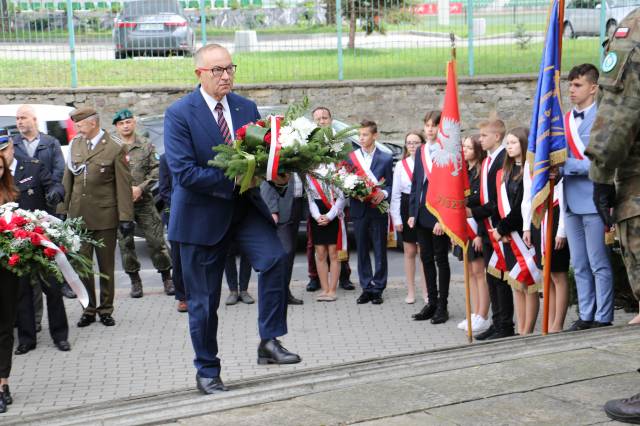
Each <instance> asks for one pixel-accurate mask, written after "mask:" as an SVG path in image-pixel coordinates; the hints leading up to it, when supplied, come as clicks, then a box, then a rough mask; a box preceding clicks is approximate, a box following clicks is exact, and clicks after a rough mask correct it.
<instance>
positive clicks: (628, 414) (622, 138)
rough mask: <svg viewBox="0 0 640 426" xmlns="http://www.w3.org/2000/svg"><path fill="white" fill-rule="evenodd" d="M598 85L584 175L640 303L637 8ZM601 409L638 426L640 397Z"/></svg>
mask: <svg viewBox="0 0 640 426" xmlns="http://www.w3.org/2000/svg"><path fill="white" fill-rule="evenodd" d="M599 83H600V93H599V96H598V101H599V102H598V103H599V107H598V115H597V116H596V120H595V123H594V125H593V129H592V130H591V138H590V142H589V146H588V147H587V149H586V151H585V153H586V155H587V156H588V157H589V158H590V159H591V161H592V163H591V169H590V171H589V177H590V178H591V180H592V181H593V182H594V194H593V197H594V202H595V204H596V207H597V209H598V213H600V215H601V216H602V219H603V220H604V222H605V224H606V225H609V226H613V225H614V224H615V225H616V227H617V232H618V236H619V238H620V245H621V246H622V253H623V255H622V256H623V259H624V262H625V266H626V268H627V274H628V276H629V283H630V284H631V287H632V290H633V294H634V295H635V297H636V298H637V299H638V300H640V9H636V10H635V11H633V12H631V13H630V14H629V15H627V17H626V18H625V19H623V20H622V22H621V23H620V25H619V26H618V28H617V29H616V31H615V33H614V34H613V35H612V36H611V37H610V38H609V40H608V41H607V53H606V56H605V59H604V61H603V62H602V74H600V81H599ZM611 208H613V217H612V216H611V214H610V211H611ZM614 221H615V222H614ZM604 409H605V412H606V413H607V415H608V416H609V417H611V418H612V419H614V420H620V421H624V422H628V423H640V393H639V394H636V395H634V396H632V397H630V398H625V399H616V400H612V401H609V402H607V404H606V405H605V407H604Z"/></svg>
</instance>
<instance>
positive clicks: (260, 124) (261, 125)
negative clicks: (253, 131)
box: [256, 120, 267, 127]
mask: <svg viewBox="0 0 640 426" xmlns="http://www.w3.org/2000/svg"><path fill="white" fill-rule="evenodd" d="M256 126H260V127H267V122H266V121H264V120H258V121H256Z"/></svg>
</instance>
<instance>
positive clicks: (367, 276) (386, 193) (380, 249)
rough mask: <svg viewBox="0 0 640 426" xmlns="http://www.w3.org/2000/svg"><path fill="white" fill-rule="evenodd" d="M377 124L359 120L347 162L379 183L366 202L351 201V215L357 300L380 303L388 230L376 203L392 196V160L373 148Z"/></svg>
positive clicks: (383, 216) (381, 301)
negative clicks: (356, 138) (354, 145)
mask: <svg viewBox="0 0 640 426" xmlns="http://www.w3.org/2000/svg"><path fill="white" fill-rule="evenodd" d="M377 137H378V125H377V124H376V123H375V122H374V121H370V120H363V121H362V122H361V123H360V130H359V139H360V148H358V149H356V150H355V151H353V152H352V153H351V154H350V155H349V162H350V163H351V164H352V165H353V166H354V167H355V168H356V169H357V170H358V172H360V173H362V174H365V175H366V176H367V177H368V178H369V179H370V180H371V181H372V182H373V183H375V184H380V185H381V187H380V190H379V191H377V193H375V195H374V196H373V198H372V199H371V200H369V201H360V200H356V199H352V200H351V217H352V219H353V222H354V225H355V231H356V241H357V244H358V277H359V279H360V286H361V287H362V294H361V295H360V297H358V300H357V303H358V304H364V303H368V302H371V303H373V304H374V305H380V304H382V303H383V299H382V292H383V291H384V289H385V288H386V286H387V272H388V271H387V232H388V230H389V215H388V213H381V212H380V211H378V209H377V208H376V206H377V205H378V204H380V203H381V202H382V201H384V200H387V201H389V198H390V196H391V187H392V183H393V159H392V157H391V155H389V154H386V153H384V152H381V151H379V150H377V149H376V139H377ZM370 247H373V254H374V260H375V271H372V268H371V258H370V256H369V250H370Z"/></svg>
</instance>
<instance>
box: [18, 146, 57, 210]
mask: <svg viewBox="0 0 640 426" xmlns="http://www.w3.org/2000/svg"><path fill="white" fill-rule="evenodd" d="M15 158H16V161H17V166H16V172H15V175H14V176H13V180H14V182H15V185H16V187H17V188H18V190H19V191H20V196H19V198H18V205H19V206H20V208H21V209H24V210H50V209H51V206H49V205H48V204H47V201H46V196H47V194H49V193H50V192H54V191H55V192H58V193H60V194H62V195H64V187H63V186H62V183H61V182H55V181H54V180H53V179H52V178H51V173H49V170H47V168H46V167H45V165H44V164H43V163H42V162H40V161H39V160H34V159H32V158H30V157H26V156H17V155H16V157H15Z"/></svg>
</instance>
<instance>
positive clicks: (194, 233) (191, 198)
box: [164, 87, 273, 246]
mask: <svg viewBox="0 0 640 426" xmlns="http://www.w3.org/2000/svg"><path fill="white" fill-rule="evenodd" d="M227 102H228V103H229V108H230V110H231V118H232V120H233V126H234V128H236V129H238V128H240V127H241V126H244V125H245V124H247V123H249V122H255V121H257V120H258V119H259V118H260V113H259V112H258V108H257V106H256V104H255V103H254V102H252V101H250V100H249V99H246V98H243V97H242V96H239V95H236V94H234V93H229V94H228V95H227ZM223 143H225V142H224V140H223V138H222V135H221V133H220V129H219V128H218V123H217V122H216V120H215V118H214V116H213V113H212V112H211V110H210V109H209V107H208V105H207V103H206V102H205V100H204V98H203V97H202V94H201V93H200V88H199V87H197V88H196V90H194V91H193V92H192V93H190V94H189V95H187V96H185V97H183V98H181V99H179V100H178V101H176V102H174V103H173V104H172V105H171V106H170V107H169V108H168V109H167V111H166V112H165V119H164V144H165V153H166V158H167V164H168V165H169V169H170V170H171V175H172V178H173V190H172V192H171V214H170V217H169V240H171V241H177V242H180V243H187V244H197V245H208V246H212V245H215V244H217V243H218V242H220V240H222V238H223V237H224V236H225V234H226V233H227V230H228V229H229V225H230V224H231V218H232V216H233V214H234V206H235V202H234V200H233V198H234V186H235V185H234V182H233V181H232V180H230V179H229V178H227V177H226V176H225V175H224V171H223V170H221V169H219V168H214V167H211V166H209V165H208V164H207V162H208V161H209V160H211V159H212V158H213V157H214V152H213V151H212V149H213V147H214V146H217V145H220V144H223ZM245 196H246V197H247V198H248V199H249V200H250V202H251V203H252V204H253V205H254V206H255V207H256V208H257V209H258V210H259V212H260V213H261V214H263V215H264V216H265V217H266V218H267V219H268V220H269V222H270V223H273V220H272V219H271V214H270V213H269V210H268V209H267V207H266V205H265V204H264V202H263V201H262V198H261V197H260V191H259V189H257V188H253V189H251V190H249V191H247V192H246V193H245Z"/></svg>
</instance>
